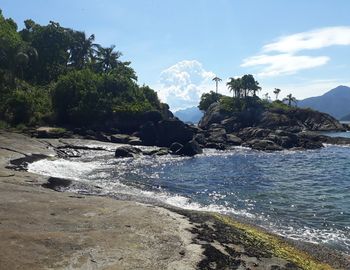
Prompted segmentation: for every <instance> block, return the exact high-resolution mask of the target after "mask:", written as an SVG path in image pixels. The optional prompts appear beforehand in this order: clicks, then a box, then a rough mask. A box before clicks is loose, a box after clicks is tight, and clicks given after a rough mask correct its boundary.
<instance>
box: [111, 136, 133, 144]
mask: <svg viewBox="0 0 350 270" xmlns="http://www.w3.org/2000/svg"><path fill="white" fill-rule="evenodd" d="M129 140H130V136H129V135H126V134H114V135H111V142H112V143H128V142H129Z"/></svg>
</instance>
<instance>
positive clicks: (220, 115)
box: [198, 103, 230, 129]
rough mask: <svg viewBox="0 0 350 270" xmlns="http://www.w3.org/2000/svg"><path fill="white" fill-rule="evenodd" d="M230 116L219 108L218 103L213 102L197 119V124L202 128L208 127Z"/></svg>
mask: <svg viewBox="0 0 350 270" xmlns="http://www.w3.org/2000/svg"><path fill="white" fill-rule="evenodd" d="M229 117H230V114H229V113H227V112H225V111H223V110H221V108H220V104H219V103H213V104H211V105H210V106H209V108H208V110H207V111H206V112H205V114H204V115H203V117H202V119H201V120H200V121H199V123H198V126H199V127H200V128H202V129H208V128H209V127H210V125H211V124H217V123H220V122H221V121H223V120H225V119H227V118H229Z"/></svg>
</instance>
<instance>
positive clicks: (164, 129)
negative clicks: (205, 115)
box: [157, 119, 194, 147]
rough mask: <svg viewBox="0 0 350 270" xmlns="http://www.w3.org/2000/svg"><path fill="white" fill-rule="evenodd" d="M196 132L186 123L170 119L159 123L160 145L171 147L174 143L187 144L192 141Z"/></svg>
mask: <svg viewBox="0 0 350 270" xmlns="http://www.w3.org/2000/svg"><path fill="white" fill-rule="evenodd" d="M193 135H194V132H193V130H192V129H190V128H189V127H188V126H187V125H186V124H185V123H184V122H182V121H180V120H178V119H168V120H163V121H160V122H158V125H157V136H158V138H157V139H158V145H159V146H165V147H169V146H170V145H171V144H172V143H174V142H178V143H181V144H185V143H187V142H189V141H190V140H192V138H193Z"/></svg>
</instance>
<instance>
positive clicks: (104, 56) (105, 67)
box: [96, 45, 122, 72]
mask: <svg viewBox="0 0 350 270" xmlns="http://www.w3.org/2000/svg"><path fill="white" fill-rule="evenodd" d="M114 48H115V45H112V46H110V47H108V48H103V47H101V46H99V47H98V51H97V58H96V60H97V62H96V64H97V66H98V69H99V70H100V71H102V72H109V71H111V70H112V69H113V68H116V67H117V66H118V64H120V63H121V62H120V61H119V60H118V59H119V58H120V57H121V56H122V53H121V52H119V51H114Z"/></svg>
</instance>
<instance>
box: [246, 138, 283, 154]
mask: <svg viewBox="0 0 350 270" xmlns="http://www.w3.org/2000/svg"><path fill="white" fill-rule="evenodd" d="M243 145H244V146H249V147H251V148H252V149H255V150H263V151H281V150H283V148H282V147H281V146H279V145H277V144H276V143H274V142H273V141H270V140H259V139H254V140H251V141H248V142H245V143H244V144H243Z"/></svg>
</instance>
